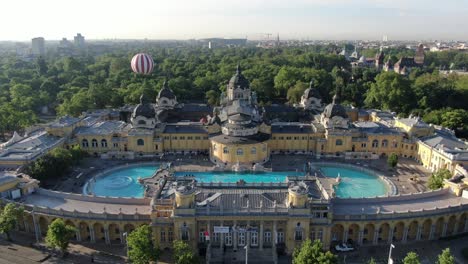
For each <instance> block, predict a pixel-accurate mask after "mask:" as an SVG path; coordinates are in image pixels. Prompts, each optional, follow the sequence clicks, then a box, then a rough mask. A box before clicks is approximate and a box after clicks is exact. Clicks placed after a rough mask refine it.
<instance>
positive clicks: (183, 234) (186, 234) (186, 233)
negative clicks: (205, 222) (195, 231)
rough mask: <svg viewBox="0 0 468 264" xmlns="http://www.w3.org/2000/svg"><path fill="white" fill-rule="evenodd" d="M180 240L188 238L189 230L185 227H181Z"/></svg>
mask: <svg viewBox="0 0 468 264" xmlns="http://www.w3.org/2000/svg"><path fill="white" fill-rule="evenodd" d="M182 240H184V241H187V240H189V231H188V229H187V228H183V229H182Z"/></svg>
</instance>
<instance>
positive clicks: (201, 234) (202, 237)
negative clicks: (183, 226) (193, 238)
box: [198, 231, 206, 243]
mask: <svg viewBox="0 0 468 264" xmlns="http://www.w3.org/2000/svg"><path fill="white" fill-rule="evenodd" d="M205 241H206V237H205V232H203V231H200V232H198V242H200V243H204V242H205Z"/></svg>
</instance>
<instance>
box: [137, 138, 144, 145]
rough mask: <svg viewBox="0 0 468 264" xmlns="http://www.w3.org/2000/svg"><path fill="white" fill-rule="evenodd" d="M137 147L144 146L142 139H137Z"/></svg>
mask: <svg viewBox="0 0 468 264" xmlns="http://www.w3.org/2000/svg"><path fill="white" fill-rule="evenodd" d="M137 145H138V146H144V145H145V141H144V140H143V139H141V138H139V139H138V140H137Z"/></svg>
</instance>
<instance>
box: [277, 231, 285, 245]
mask: <svg viewBox="0 0 468 264" xmlns="http://www.w3.org/2000/svg"><path fill="white" fill-rule="evenodd" d="M278 243H284V232H278Z"/></svg>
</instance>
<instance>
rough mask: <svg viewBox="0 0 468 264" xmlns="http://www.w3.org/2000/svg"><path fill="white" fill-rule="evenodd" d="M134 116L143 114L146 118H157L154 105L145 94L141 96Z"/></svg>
mask: <svg viewBox="0 0 468 264" xmlns="http://www.w3.org/2000/svg"><path fill="white" fill-rule="evenodd" d="M132 116H133V117H137V116H143V117H146V118H155V116H156V111H155V110H154V107H153V105H152V104H150V103H149V101H148V100H146V97H145V96H144V95H143V94H142V95H141V96H140V103H139V104H138V105H137V106H136V107H135V109H134V110H133V114H132Z"/></svg>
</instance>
